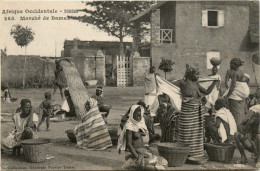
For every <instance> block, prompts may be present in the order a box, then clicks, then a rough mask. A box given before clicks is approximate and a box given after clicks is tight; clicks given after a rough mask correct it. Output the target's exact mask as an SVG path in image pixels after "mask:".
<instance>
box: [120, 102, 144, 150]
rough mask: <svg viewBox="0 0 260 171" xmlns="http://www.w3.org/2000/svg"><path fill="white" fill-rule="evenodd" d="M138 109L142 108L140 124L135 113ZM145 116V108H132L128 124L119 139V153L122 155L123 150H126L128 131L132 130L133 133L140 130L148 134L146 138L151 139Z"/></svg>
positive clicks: (136, 106)
mask: <svg viewBox="0 0 260 171" xmlns="http://www.w3.org/2000/svg"><path fill="white" fill-rule="evenodd" d="M138 107H140V108H141V121H139V122H138V121H136V120H135V119H134V112H135V110H136V109H137V108H138ZM143 115H144V108H143V107H142V106H140V105H133V106H132V107H131V108H130V113H129V119H128V120H127V122H126V124H125V126H124V128H123V130H122V132H121V133H120V136H119V138H118V144H117V151H118V153H120V152H121V150H125V149H126V130H130V131H133V132H139V130H142V131H143V132H144V133H145V134H146V136H148V137H149V132H148V129H147V126H146V124H145V121H144V117H143Z"/></svg>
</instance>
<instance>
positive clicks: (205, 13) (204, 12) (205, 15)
mask: <svg viewBox="0 0 260 171" xmlns="http://www.w3.org/2000/svg"><path fill="white" fill-rule="evenodd" d="M201 18H202V26H203V27H207V26H208V11H207V10H202V15H201Z"/></svg>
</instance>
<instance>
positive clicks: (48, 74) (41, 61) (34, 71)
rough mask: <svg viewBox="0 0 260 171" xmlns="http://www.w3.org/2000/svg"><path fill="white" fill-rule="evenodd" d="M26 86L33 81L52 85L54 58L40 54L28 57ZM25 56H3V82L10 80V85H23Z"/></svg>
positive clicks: (18, 86) (47, 85) (17, 86)
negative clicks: (43, 56)
mask: <svg viewBox="0 0 260 171" xmlns="http://www.w3.org/2000/svg"><path fill="white" fill-rule="evenodd" d="M26 59H27V60H26V66H27V67H26V77H25V78H26V86H27V87H29V86H31V83H41V84H42V85H43V86H46V87H49V86H52V84H53V81H54V78H55V76H54V70H55V62H54V59H47V58H42V57H40V56H27V58H26ZM23 68H24V56H23V55H19V56H11V55H9V56H6V57H2V58H1V82H8V83H9V86H10V87H16V88H20V87H22V80H23Z"/></svg>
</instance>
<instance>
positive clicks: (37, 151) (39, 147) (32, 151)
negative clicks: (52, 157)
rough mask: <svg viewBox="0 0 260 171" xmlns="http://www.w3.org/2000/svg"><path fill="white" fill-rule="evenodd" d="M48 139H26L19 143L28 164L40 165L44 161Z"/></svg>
mask: <svg viewBox="0 0 260 171" xmlns="http://www.w3.org/2000/svg"><path fill="white" fill-rule="evenodd" d="M49 142H50V140H49V139H43V138H38V139H27V140H23V141H22V142H21V145H22V148H23V153H24V157H25V159H26V160H27V161H28V162H30V163H40V162H44V161H45V160H46V156H47V152H48V145H47V144H48V143H49Z"/></svg>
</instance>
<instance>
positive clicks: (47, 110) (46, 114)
mask: <svg viewBox="0 0 260 171" xmlns="http://www.w3.org/2000/svg"><path fill="white" fill-rule="evenodd" d="M44 96H45V100H44V101H43V102H42V103H41V104H40V106H39V107H40V109H42V110H43V113H42V119H41V121H40V123H39V125H38V131H40V126H41V124H42V123H43V122H44V120H45V118H46V131H50V130H49V126H50V124H49V122H50V116H51V113H52V110H53V107H52V101H51V93H50V92H46V93H45V95H44Z"/></svg>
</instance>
